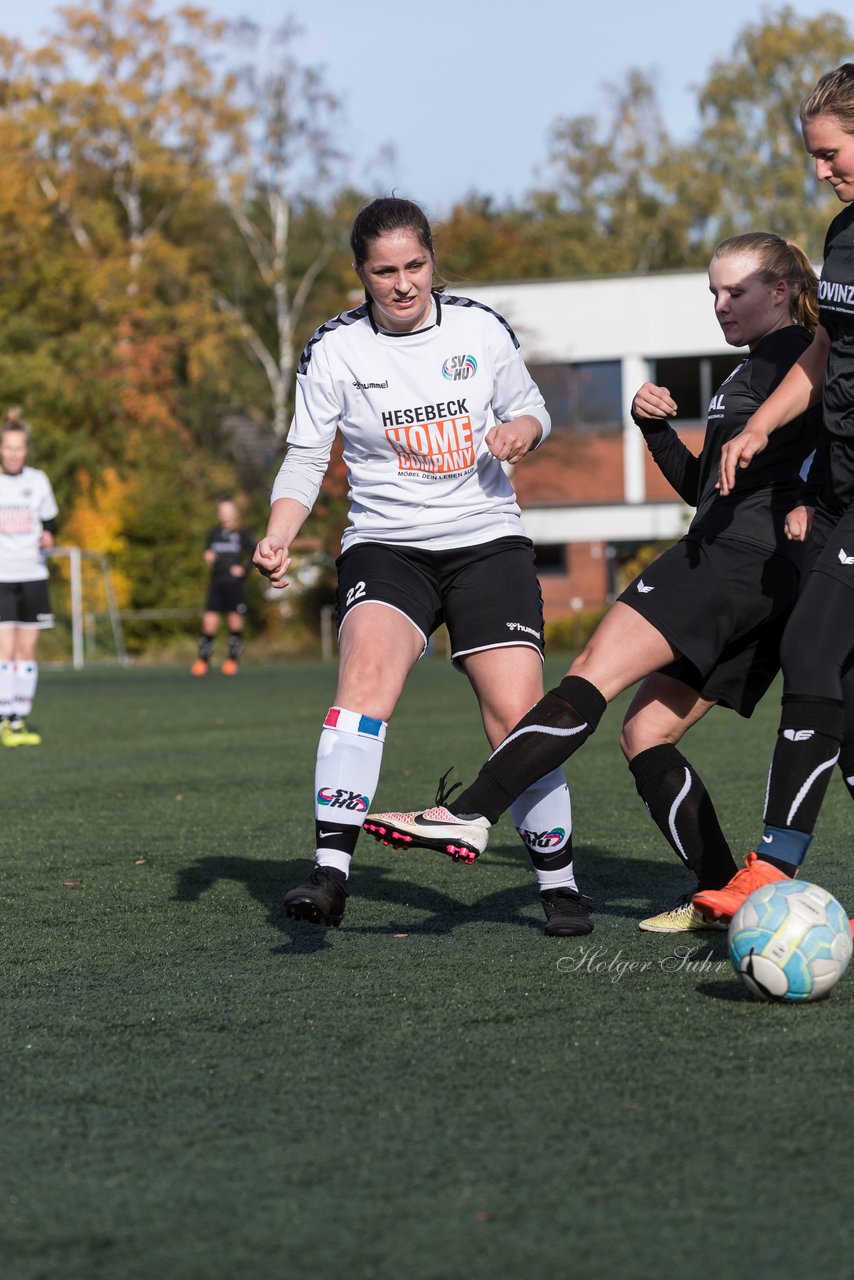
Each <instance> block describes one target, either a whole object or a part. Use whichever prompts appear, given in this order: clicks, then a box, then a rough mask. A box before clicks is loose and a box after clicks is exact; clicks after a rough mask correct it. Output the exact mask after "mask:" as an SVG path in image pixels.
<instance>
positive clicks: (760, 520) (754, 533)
mask: <svg viewBox="0 0 854 1280" xmlns="http://www.w3.org/2000/svg"><path fill="white" fill-rule="evenodd" d="M811 341H812V335H811V334H810V333H809V331H808V330H807V329H804V328H802V327H801V326H800V325H788V326H786V328H785V329H777V330H775V331H774V333H769V334H767V335H766V336H765V337H764V338H762V339H761V340H760V341H759V342H758V343H757V344H756V346H755V347H754V349H753V350H752V351H751V352H750V353H749V354H748V355H746V356H745V357H744V359H743V360H742V361H741V362H740V363H739V364H737V365H736V367H735V368H734V369H733V371H732V373H731V374H730V375H729V377H728V378H727V379H726V381H725V382H723V383H722V384H721V385H720V386H719V387H718V389H717V391H716V392H715V394H714V395H713V396H712V399H711V401H710V403H709V411H708V416H707V420H706V435H705V439H704V441H703V450H702V452H701V454H700V456H699V458H698V457H695V455H694V454H693V453H691V451H690V449H688V447H687V446H686V445H685V444H684V443H683V442H682V441H681V440H680V439H679V436H678V435H677V434H676V432H675V431H674V429H673V427H672V426H671V425H670V423H669V422H660V421H658V420H656V421H650V419H648V418H635V422H636V423H637V424H638V426H639V427H640V428H641V430H642V431H643V434H644V439H645V440H646V444H647V447H648V449H649V451H650V453H651V454H652V456H653V458H654V459H655V462H656V464H657V465H658V467H659V468H660V470H661V471H662V473H663V474H664V476H665V477H666V479H667V480H668V481H669V482H670V484H671V485H672V486H673V488H674V489H675V490H676V492H677V493H678V494H679V496H680V497H681V498H683V499H684V501H685V502H687V503H688V504H689V506H693V507H696V508H697V511H696V514H695V516H694V519H693V520H692V521H691V525H690V528H689V529H688V533H687V536H688V537H695V538H720V537H725V538H735V539H737V540H738V541H739V542H750V543H753V544H754V545H756V546H761V547H767V548H768V549H769V550H776V551H783V552H784V553H788V552H789V551H790V549H792V548H793V546H795V545H796V544H791V543H789V542H788V541H787V539H786V538H785V535H784V533H783V525H784V522H785V519H786V515H787V513H788V512H789V511H791V509H792V507H795V506H797V505H798V503H799V502H802V501H803V500H804V484H803V481H802V480H801V477H800V470H801V467H802V466H803V464H804V461H805V460H806V458H808V457H809V455H810V454H811V453H812V452H813V450H814V449H815V448H816V445H817V444H818V443H819V441H820V439H821V436H822V425H821V421H822V419H821V409H820V408H819V407H818V406H815V407H814V408H813V409H810V410H809V411H808V412H807V413H806V414H804V415H803V416H802V417H799V418H796V419H794V421H792V422H790V423H788V425H787V426H785V427H781V428H780V430H779V431H775V432H774V434H773V435H772V436H771V438H770V440H769V442H768V446H767V448H766V449H764V450H763V452H762V453H759V454H757V455H756V457H755V458H754V459H753V460H752V462H751V464H750V466H749V467H748V468H746V469H745V470H743V471H739V472H738V473H737V476H736V482H735V487H734V489H733V490H732V492H731V493H729V494H728V495H727V496H726V497H722V496H721V495H720V493H719V492H718V490H717V489H716V488H715V483H716V481H717V479H718V465H719V462H720V456H721V449H722V448H723V446H724V445H725V444H726V442H727V441H728V440H731V439H732V438H733V436H736V435H738V433H739V432H740V431H741V429H742V428H743V427H744V425H745V423H746V422H747V420H748V418H750V417H751V415H752V414H754V413H755V412H756V410H757V409H758V408H759V406H760V405H761V404H762V403H763V401H765V400H767V398H768V396H769V395H770V394H771V392H772V391H773V390H774V389H775V387H777V386H778V384H779V383H780V382H782V380H783V378H784V377H785V376H786V374H787V373H788V372H789V369H791V367H792V365H793V364H794V363H795V362H796V361H797V360H798V358H799V357H800V356H801V355H802V354H803V352H804V351H805V350H806V349H807V347H808V346H809V344H810V342H811ZM792 554H794V552H792ZM798 554H800V553H799V552H798Z"/></svg>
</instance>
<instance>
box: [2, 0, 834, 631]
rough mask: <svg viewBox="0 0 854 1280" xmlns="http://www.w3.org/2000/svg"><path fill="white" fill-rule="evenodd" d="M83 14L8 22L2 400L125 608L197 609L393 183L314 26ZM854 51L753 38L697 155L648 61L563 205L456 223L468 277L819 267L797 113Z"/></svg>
mask: <svg viewBox="0 0 854 1280" xmlns="http://www.w3.org/2000/svg"><path fill="white" fill-rule="evenodd" d="M57 13H58V17H57V23H56V26H55V29H54V31H53V33H52V36H51V39H50V42H49V43H48V44H44V45H42V46H40V47H37V48H34V49H27V48H24V47H23V46H22V45H21V44H20V43H18V42H16V41H14V40H10V39H6V38H4V37H3V36H2V19H0V407H2V405H3V404H6V405H8V404H13V403H15V404H23V405H24V406H25V409H26V415H27V417H28V418H29V419H30V420H31V421H32V423H33V424H34V426H35V428H36V432H35V441H34V449H33V458H34V460H36V461H37V463H38V464H39V465H43V466H44V467H45V468H46V469H47V470H48V472H49V474H50V475H51V477H52V479H53V481H54V484H55V487H56V490H57V493H58V497H59V500H60V504H61V507H62V512H63V526H62V533H63V537H64V539H65V540H66V541H72V540H77V541H79V543H80V545H85V546H86V547H88V548H89V549H92V550H100V551H103V552H105V553H107V554H108V555H109V556H110V560H111V563H112V564H113V566H114V569H115V570H116V573H117V578H118V581H119V584H120V587H121V592H122V603H123V604H125V605H126V606H128V607H134V608H147V607H153V606H156V605H160V606H166V607H169V606H173V607H182V606H186V607H193V606H197V605H198V601H199V596H200V590H201V583H202V580H203V577H204V566H203V565H202V562H201V556H200V554H199V548H200V546H201V542H202V538H203V534H204V531H205V529H206V528H207V527H208V526H209V524H210V520H211V512H212V509H213V506H214V504H215V502H216V500H217V498H219V497H221V496H223V495H225V494H229V493H234V492H237V493H242V494H243V496H244V499H245V502H246V504H247V505H248V507H249V512H250V519H251V517H252V515H254V517H255V522H256V523H257V524H259V525H260V524H261V523H262V522H263V520H264V518H265V515H266V502H267V497H268V494H269V487H270V481H271V478H272V475H273V473H274V471H275V467H276V465H277V461H278V455H279V454H280V452H281V447H282V437H283V435H284V432H285V430H286V426H287V421H288V415H289V410H290V402H291V397H292V384H293V373H294V367H295V360H296V356H297V354H298V352H299V350H300V348H301V347H302V345H303V344H304V342H305V341H306V340H307V338H308V337H309V336H310V334H311V332H312V331H313V329H314V328H315V327H316V325H317V324H319V323H320V322H322V321H323V320H324V319H326V318H327V316H329V315H332V314H335V313H336V312H337V311H339V310H341V309H342V308H343V307H344V306H346V305H348V302H349V297H350V291H351V288H352V285H353V283H354V281H353V276H352V271H351V268H350V263H349V253H348V248H347V235H348V231H349V226H350V222H351V220H352V216H353V214H354V212H355V211H356V210H357V209H358V208H359V207H360V205H361V204H362V203H363V202H364V200H365V199H368V198H370V197H371V196H373V195H376V194H385V192H375V191H372V192H358V191H354V190H352V189H351V188H350V187H349V186H348V185H347V182H346V175H345V173H344V169H343V166H342V164H341V157H340V156H338V154H337V153H336V148H335V146H334V138H335V133H336V129H335V126H336V122H337V120H338V119H339V118H340V107H339V104H338V102H337V99H336V96H335V93H334V90H333V89H330V88H329V86H327V85H326V84H325V83H324V80H323V77H322V76H321V75H320V74H319V73H318V72H317V71H315V70H314V69H312V68H307V67H305V66H303V65H302V64H301V63H300V61H299V59H298V57H297V56H296V52H295V51H296V49H297V48H298V35H299V33H298V31H297V30H296V28H295V27H294V26H293V24H292V23H290V22H289V21H285V22H284V23H283V25H282V27H281V28H280V29H279V31H277V32H275V33H271V34H267V35H265V37H264V38H263V39H262V38H261V33H259V32H258V31H257V29H256V28H254V27H253V26H252V25H251V24H250V23H248V22H243V23H240V24H237V25H236V26H230V27H227V26H226V24H224V23H223V22H221V21H219V20H216V19H215V18H213V17H212V16H211V15H210V14H209V13H208V12H207V11H206V10H205V9H204V8H203V7H200V6H193V5H185V6H182V7H179V8H176V9H175V10H174V11H172V12H171V13H167V14H164V13H161V12H159V11H157V10H156V9H155V5H154V3H153V0H84V2H83V3H81V4H77V5H73V4H72V5H66V6H63V7H61V8H59V9H58V11H57ZM851 47H852V39H851V35H850V33H849V31H848V28H847V26H846V23H845V21H844V19H843V18H842V17H841V16H839V15H835V14H833V13H827V14H825V15H823V16H822V17H819V18H814V19H803V18H800V17H798V16H797V15H796V14H795V13H794V11H793V10H792V9H791V8H782V9H780V10H779V11H777V12H776V13H772V14H767V15H766V16H765V17H764V18H763V20H762V21H761V22H758V23H753V24H748V25H746V26H745V28H744V30H743V31H742V32H741V33H740V35H739V39H738V40H737V41H736V43H735V45H734V47H733V51H732V54H731V56H730V57H729V58H724V59H720V60H719V61H718V62H716V63H715V64H714V65H713V66H712V68H711V70H710V73H709V76H708V79H707V82H706V84H705V85H704V86H702V87H701V88H700V90H699V91H698V109H699V126H698V129H697V131H696V136H694V137H692V138H690V139H689V140H687V141H686V140H684V139H683V140H680V141H677V140H675V139H674V136H673V131H672V129H670V128H669V127H668V122H667V121H666V120H664V119H663V118H662V114H661V110H660V107H659V105H658V101H657V94H656V88H655V80H654V77H653V75H652V74H651V73H649V72H645V71H643V70H641V69H636V70H633V71H631V72H630V73H629V74H628V75H627V76H626V77H625V79H624V81H623V83H622V84H621V85H620V86H619V87H615V88H612V89H609V90H607V93H606V100H605V105H604V108H603V109H602V110H601V111H600V112H599V114H598V115H596V116H594V115H593V114H588V115H584V116H579V117H573V118H567V119H560V120H557V121H555V123H554V126H553V129H552V154H551V166H550V172H549V180H548V182H547V183H546V184H544V185H543V186H542V187H541V188H540V189H538V190H534V191H531V192H529V193H528V194H527V195H526V196H525V197H524V199H522V200H521V201H519V202H518V203H516V204H510V205H507V206H504V207H498V206H496V204H495V203H494V201H493V200H492V199H491V198H490V196H489V195H488V194H486V193H477V192H474V193H472V195H471V197H470V198H469V199H468V200H466V201H464V202H462V203H461V204H460V205H459V206H458V207H457V208H455V209H454V210H453V211H452V213H451V215H450V217H449V218H448V219H447V220H446V221H445V222H444V224H440V225H439V226H438V227H437V228H436V230H437V236H436V240H437V247H438V250H439V254H440V259H441V263H442V266H443V267H444V269H445V272H446V275H447V276H448V278H449V279H450V280H451V282H452V287H454V282H460V283H461V284H462V285H463V286H464V283H465V281H466V280H471V281H474V280H481V281H482V280H490V279H492V280H495V279H526V278H528V279H529V278H534V277H544V278H548V277H558V276H568V275H590V274H597V273H600V272H607V273H613V272H621V271H654V270H661V269H670V268H676V267H683V266H685V267H697V266H701V265H704V264H705V262H706V261H707V260H708V256H709V253H710V250H711V248H712V247H713V245H714V244H715V243H716V242H717V240H718V239H720V238H721V237H722V236H724V235H728V234H731V233H733V232H736V231H739V230H745V229H747V228H750V227H756V226H768V227H769V228H771V229H773V230H776V231H779V232H780V233H782V234H786V235H791V236H793V237H795V238H797V239H799V240H800V241H801V243H803V244H804V246H805V247H806V248H807V250H808V251H809V252H810V253H811V254H812V255H813V256H814V257H815V258H818V257H819V256H820V252H821V243H822V241H821V237H822V235H823V230H824V227H825V226H826V224H827V221H828V220H829V210H828V207H827V205H828V203H829V199H828V197H826V196H824V195H823V193H822V192H821V190H820V189H819V188H818V185H817V184H816V183H815V182H814V181H813V180H812V179H811V177H810V174H809V166H808V164H807V163H806V161H805V157H804V155H803V149H802V144H801V141H800V135H799V129H798V125H797V104H798V102H799V100H800V97H801V96H802V95H803V93H804V92H806V90H807V89H809V88H810V87H811V86H812V84H813V83H814V82H815V80H816V79H817V77H818V75H820V74H821V73H822V72H823V71H824V70H827V69H828V68H829V67H831V66H834V65H837V64H838V63H839V62H841V61H843V60H844V59H845V58H846V57H848V56H850V53H851ZM381 142H382V140H381V139H378V140H377V145H378V147H379V146H380V145H381ZM306 193H310V194H306ZM830 199H832V197H830ZM241 424H243V427H244V428H245V429H243V430H241V429H240V425H241ZM247 440H251V442H252V445H251V448H250V447H249V446H248V445H246V444H245V443H244V444H241V443H240V441H244V442H245V441H247ZM345 492H346V484H345V480H344V476H343V471H342V468H341V465H340V459H336V461H335V462H334V463H333V466H332V468H331V469H330V476H329V479H328V483H327V485H326V486H325V488H324V491H323V492H322V494H321V498H320V501H319V503H318V506H317V509H316V512H315V515H314V518H313V520H312V522H311V523H310V524H309V525H308V526H307V532H308V533H313V534H315V535H317V536H318V537H319V539H320V541H321V543H322V545H323V546H324V547H325V548H326V550H327V551H328V552H330V553H334V551H335V549H336V544H337V538H338V534H339V532H340V528H341V524H342V521H343V518H344V510H345V505H346V504H345Z"/></svg>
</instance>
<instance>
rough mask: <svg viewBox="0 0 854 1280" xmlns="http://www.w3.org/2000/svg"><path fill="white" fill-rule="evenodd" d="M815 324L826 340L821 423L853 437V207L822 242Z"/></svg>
mask: <svg viewBox="0 0 854 1280" xmlns="http://www.w3.org/2000/svg"><path fill="white" fill-rule="evenodd" d="M818 301H819V308H820V310H819V320H820V321H821V323H822V325H823V326H824V327H825V329H826V330H827V332H828V335H829V337H830V354H829V356H828V359H827V370H826V373H825V378H824V421H825V425H826V426H827V429H828V431H829V433H830V435H831V436H837V437H838V436H844V437H849V438H850V437H854V205H848V206H847V207H846V208H845V209H843V210H842V212H841V213H839V214H837V216H836V217H835V218H834V219H833V221H832V222H831V224H830V226H829V227H828V229H827V236H826V238H825V241H824V265H823V267H822V269H821V279H820V280H819V285H818Z"/></svg>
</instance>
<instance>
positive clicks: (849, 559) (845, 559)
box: [839, 547, 854, 564]
mask: <svg viewBox="0 0 854 1280" xmlns="http://www.w3.org/2000/svg"><path fill="white" fill-rule="evenodd" d="M839 563H840V564H854V556H848V555H846V554H845V551H844V550H843V548H842V547H840V548H839Z"/></svg>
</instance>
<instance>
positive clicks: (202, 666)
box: [190, 658, 208, 676]
mask: <svg viewBox="0 0 854 1280" xmlns="http://www.w3.org/2000/svg"><path fill="white" fill-rule="evenodd" d="M207 674H208V664H207V663H206V662H205V660H204V658H196V661H195V662H194V663H193V665H192V666H191V667H190V675H191V676H206V675H207Z"/></svg>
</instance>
